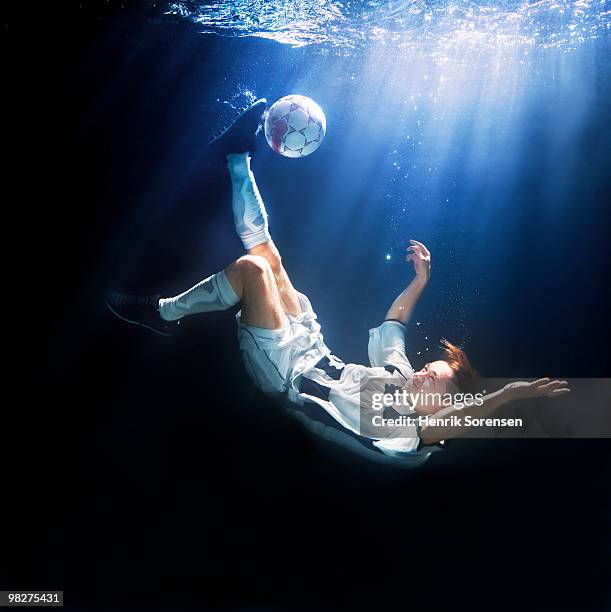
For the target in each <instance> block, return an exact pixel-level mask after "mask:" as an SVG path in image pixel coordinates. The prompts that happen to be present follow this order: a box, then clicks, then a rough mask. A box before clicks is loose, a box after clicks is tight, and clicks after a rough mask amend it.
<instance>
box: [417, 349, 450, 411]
mask: <svg viewBox="0 0 611 612" xmlns="http://www.w3.org/2000/svg"><path fill="white" fill-rule="evenodd" d="M453 377H454V372H453V370H452V368H451V367H450V366H449V365H448V362H447V361H442V360H439V361H431V363H427V364H426V365H425V366H424V367H423V368H422V370H418V372H415V374H414V388H415V390H416V391H418V392H421V393H427V394H429V393H431V394H432V393H439V394H440V395H441V396H443V394H444V393H452V392H454V391H455V390H456V387H455V385H454V382H453ZM442 407H443V406H441V405H438V406H437V405H431V404H430V403H427V405H426V406H421V411H422V413H430V414H433V413H435V412H437V411H438V410H439V409H441V408H442ZM417 411H418V412H420V410H417Z"/></svg>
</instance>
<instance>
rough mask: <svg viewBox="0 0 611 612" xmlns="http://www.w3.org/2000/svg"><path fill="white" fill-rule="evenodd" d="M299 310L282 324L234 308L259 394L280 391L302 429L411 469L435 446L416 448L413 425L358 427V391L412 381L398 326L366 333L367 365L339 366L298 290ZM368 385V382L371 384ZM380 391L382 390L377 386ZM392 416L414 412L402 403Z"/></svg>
mask: <svg viewBox="0 0 611 612" xmlns="http://www.w3.org/2000/svg"><path fill="white" fill-rule="evenodd" d="M298 295H299V301H300V304H301V309H302V312H301V314H300V315H298V316H291V315H286V320H285V326H284V327H283V328H282V329H277V330H270V329H263V328H260V327H253V326H251V325H246V324H244V323H243V322H242V320H241V312H238V313H237V315H236V319H237V322H238V339H239V342H240V348H241V350H242V355H243V359H244V363H245V366H246V370H247V371H248V373H249V375H250V377H251V378H252V380H253V381H254V383H255V384H256V385H257V386H258V387H259V388H260V389H261V390H263V391H265V392H280V393H286V394H287V396H288V398H289V399H290V400H291V401H292V402H294V403H295V404H297V405H298V406H299V407H300V408H299V409H298V410H293V411H292V413H293V415H294V416H295V417H296V418H298V419H299V420H300V421H301V422H302V423H303V424H304V425H305V426H306V427H307V428H308V429H310V430H311V431H313V432H315V433H316V434H318V435H320V436H322V437H324V438H326V439H327V440H329V441H331V442H333V443H335V444H339V445H341V446H344V447H349V448H351V449H352V450H354V451H356V452H358V453H360V454H363V455H366V456H369V457H370V458H372V459H374V460H378V461H379V460H381V459H383V460H385V462H390V463H396V464H400V465H402V466H416V465H420V464H422V463H424V462H425V461H426V460H427V459H428V457H429V456H430V454H431V453H432V452H434V451H436V450H439V449H440V448H441V447H440V446H439V445H434V446H427V447H423V446H422V444H421V441H420V438H419V428H418V427H417V426H415V425H414V426H411V427H410V426H408V427H406V426H401V427H388V428H384V430H383V431H381V430H379V429H377V428H376V431H371V430H369V431H368V430H366V429H365V430H364V429H363V427H362V423H363V422H367V421H368V420H367V419H365V420H364V421H363V419H362V417H363V410H364V407H363V406H362V405H361V391H362V390H363V389H364V388H368V387H371V385H376V386H378V387H380V386H382V387H384V382H385V381H386V380H387V381H388V382H389V383H396V382H397V380H398V379H399V380H400V381H401V383H402V386H403V388H405V387H409V386H411V383H412V380H413V375H414V370H413V368H412V366H411V364H410V362H409V360H408V359H407V356H406V354H405V333H404V332H405V326H404V325H403V323H400V322H398V321H384V322H383V323H382V324H381V325H380V326H378V327H375V328H373V329H371V330H369V361H370V363H371V365H370V366H364V365H359V364H354V363H348V364H346V363H344V362H343V361H342V360H341V359H339V358H338V357H336V356H335V355H333V354H332V353H331V351H330V350H329V348H328V347H327V346H326V344H325V342H324V338H323V335H322V333H321V331H320V325H319V323H318V321H317V320H316V314H315V313H314V311H313V310H312V306H311V304H310V301H309V300H308V298H307V297H306V296H305V295H303V294H301V293H299V294H298ZM370 383H371V384H370ZM380 391H384V388H381V389H380ZM397 411H398V412H399V414H408V415H409V414H414V413H413V411H412V410H411V409H410V408H409V407H403V408H401V409H398V410H397Z"/></svg>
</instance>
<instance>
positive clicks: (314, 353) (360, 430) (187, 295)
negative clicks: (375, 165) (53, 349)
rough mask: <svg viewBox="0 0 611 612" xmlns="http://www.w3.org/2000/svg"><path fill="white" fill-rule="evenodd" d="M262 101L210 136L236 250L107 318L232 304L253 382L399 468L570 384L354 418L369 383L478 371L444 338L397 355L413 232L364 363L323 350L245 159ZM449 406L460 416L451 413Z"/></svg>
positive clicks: (154, 324)
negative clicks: (421, 359)
mask: <svg viewBox="0 0 611 612" xmlns="http://www.w3.org/2000/svg"><path fill="white" fill-rule="evenodd" d="M265 109H266V100H264V99H262V100H258V101H256V102H255V103H254V104H252V105H251V106H250V107H249V108H247V109H246V110H245V111H244V112H242V113H241V114H240V115H239V116H238V117H237V118H236V119H235V120H234V121H233V122H232V123H230V125H229V126H227V127H225V128H224V129H222V130H221V131H220V132H219V133H217V134H216V135H215V137H214V138H213V140H212V142H211V146H212V149H213V150H214V151H215V153H216V154H218V155H219V156H220V157H221V158H222V159H224V160H225V161H226V162H227V168H228V170H229V176H230V179H231V186H232V207H233V217H234V221H235V228H236V232H237V234H238V236H239V237H240V239H241V241H242V244H243V245H244V250H245V251H246V254H245V255H243V256H242V257H240V258H239V259H237V260H236V261H234V262H233V263H232V264H230V265H229V266H227V268H225V269H224V270H221V271H220V272H217V273H216V274H213V275H212V276H209V277H208V278H206V279H204V280H202V281H201V282H199V283H198V284H196V285H195V286H194V287H191V288H190V289H187V290H186V291H185V292H183V293H181V294H179V295H176V296H169V297H165V296H162V295H155V296H150V297H138V296H129V295H123V294H117V293H115V294H112V295H110V296H109V298H108V300H107V305H108V307H109V308H110V310H111V311H112V312H113V313H114V314H115V315H116V316H118V317H120V318H121V319H123V320H125V321H127V322H130V323H133V324H136V325H141V326H143V327H146V328H148V329H150V330H153V331H155V332H157V333H160V334H165V335H171V334H173V333H174V332H175V331H176V329H177V327H178V324H179V322H180V320H181V319H182V318H183V317H186V316H190V315H194V314H200V313H206V312H211V311H215V310H225V309H228V308H231V307H233V306H235V305H236V304H239V305H240V310H239V311H238V313H237V314H236V319H237V325H238V340H239V345H240V349H241V352H242V357H243V360H244V364H245V367H246V370H247V371H248V374H249V375H250V377H251V378H252V380H253V382H254V383H255V384H256V385H257V387H259V388H260V389H261V390H263V391H265V392H271V393H281V394H284V395H286V396H287V397H288V399H289V400H290V401H291V402H292V404H293V405H294V406H296V407H295V408H294V409H292V413H293V414H294V415H295V416H296V417H297V418H298V419H299V420H301V422H302V423H304V424H305V425H306V426H307V427H308V428H309V429H310V430H312V431H314V432H316V433H317V434H319V435H321V436H323V437H324V438H326V439H328V440H330V441H331V442H334V443H336V444H339V445H342V446H344V447H349V448H351V449H353V450H356V451H357V452H359V453H361V454H364V455H367V456H369V457H371V458H376V459H377V460H379V461H384V462H390V463H396V464H400V465H405V466H413V465H419V464H420V463H423V462H424V461H426V459H427V458H428V457H429V456H430V454H431V453H432V452H433V451H435V450H439V448H442V447H441V446H440V443H442V442H444V441H445V440H448V439H450V438H454V437H457V436H460V435H461V434H463V433H464V432H465V431H466V430H467V429H468V428H469V426H468V425H467V424H466V418H465V417H467V416H469V417H473V418H475V417H488V416H489V415H491V414H492V413H493V412H494V411H495V410H496V409H497V408H499V407H500V406H502V405H504V404H506V403H507V402H510V401H512V400H515V399H521V398H528V397H537V396H556V395H560V394H563V393H566V392H568V387H567V384H566V381H559V380H549V379H546V378H545V379H540V380H536V381H534V382H514V383H510V384H508V385H506V386H505V387H503V388H502V389H500V390H498V391H496V392H494V393H490V394H488V395H485V396H483V399H481V400H480V402H479V403H477V404H472V405H469V406H464V407H462V408H461V409H460V410H458V409H457V408H456V407H455V406H454V405H449V406H448V405H445V406H444V405H441V404H440V403H438V402H437V403H433V404H431V405H429V404H428V403H425V402H421V403H418V402H417V401H416V402H413V401H412V402H411V404H410V403H409V402H407V403H405V404H403V405H399V403H397V404H396V405H393V406H389V405H385V410H384V416H385V417H386V416H387V415H388V413H389V411H390V414H391V416H392V415H394V416H396V417H401V416H406V415H407V416H409V415H413V416H418V415H420V416H422V415H425V416H426V415H432V414H434V415H435V417H440V418H439V420H438V421H437V422H436V424H432V425H428V424H427V423H426V422H425V423H424V424H420V421H422V419H411V420H408V421H407V424H406V422H405V420H403V421H401V419H400V418H395V419H392V418H386V419H385V421H384V423H385V424H384V425H382V426H375V427H374V426H372V422H373V421H375V419H367V418H362V417H363V414H364V413H367V414H369V415H371V414H374V415H375V413H376V409H375V408H372V406H373V403H372V404H371V405H369V404H367V405H364V404H363V401H362V397H361V396H362V395H366V394H367V392H371V389H372V388H373V391H374V392H375V390H376V389H377V390H378V391H380V390H382V391H392V390H393V389H394V390H396V389H398V388H403V389H409V390H410V391H412V392H416V393H421V394H423V393H425V392H426V393H428V394H430V395H429V396H430V397H433V396H435V394H439V396H441V395H443V394H446V393H449V392H458V391H463V392H465V391H468V390H470V389H473V388H474V386H473V385H474V383H475V381H476V377H477V374H476V372H475V370H474V369H473V368H472V367H471V365H470V363H469V360H468V359H467V356H466V355H465V353H464V352H463V351H462V350H461V349H460V348H459V347H457V346H455V345H453V344H451V343H450V342H448V341H443V345H442V348H443V351H444V358H443V359H440V360H438V361H433V362H431V363H427V364H426V365H425V366H424V367H423V368H422V369H421V370H419V371H417V372H416V371H414V368H413V367H412V365H411V363H410V361H409V359H408V358H407V355H406V350H405V330H406V325H407V323H408V321H409V319H410V316H411V314H412V312H413V310H414V307H415V306H416V303H417V301H418V298H419V297H420V295H421V293H422V291H423V290H424V288H425V287H426V285H427V283H428V281H429V276H430V273H431V256H430V253H429V251H428V249H427V248H426V247H425V246H424V244H422V243H421V242H418V241H416V240H410V246H409V247H408V248H407V251H408V254H407V256H406V260H407V261H408V262H411V263H412V264H413V267H414V272H415V275H414V278H413V279H412V281H411V282H410V283H409V285H408V286H407V287H406V288H405V289H404V290H403V291H402V292H401V293H400V294H399V296H398V297H397V298H396V299H395V301H394V302H393V303H392V304H391V306H390V308H389V309H388V312H387V313H386V316H385V318H384V321H383V322H382V323H381V324H380V325H379V326H378V327H374V328H373V329H371V330H370V331H369V361H370V365H369V366H366V365H359V364H353V363H348V364H347V363H344V362H343V361H342V360H341V359H339V358H338V357H337V356H335V355H334V354H333V353H332V352H331V351H330V350H329V348H328V347H327V345H326V344H325V342H324V339H323V335H322V333H321V330H320V325H319V324H318V322H317V320H316V314H315V313H314V311H313V309H312V306H311V304H310V301H309V300H308V298H307V297H306V296H305V295H304V294H303V293H300V292H299V291H297V290H296V289H295V288H294V287H293V284H292V282H291V279H290V278H289V275H288V274H287V272H286V270H285V269H284V266H283V264H282V259H281V257H280V253H279V252H278V249H277V248H276V245H275V244H274V242H273V240H272V238H271V236H270V233H269V228H268V222H267V213H266V210H265V206H264V203H263V200H262V198H261V196H260V194H259V190H258V189H257V185H256V183H255V177H254V175H253V173H252V170H251V168H250V161H251V157H250V156H251V154H252V153H253V152H254V148H255V147H254V145H255V140H256V137H257V135H258V133H259V131H260V129H261V128H260V126H261V122H262V118H263V116H264V112H265ZM386 395H388V394H386ZM370 397H371V394H370ZM480 397H481V396H480ZM377 416H378V417H380V415H379V414H378V415H377ZM457 416H459V417H460V419H459V420H458V421H457V420H456V419H452V418H451V417H457ZM441 417H443V418H441ZM427 418H428V417H427ZM379 421H380V419H379V418H378V422H379ZM396 423H400V424H399V425H396Z"/></svg>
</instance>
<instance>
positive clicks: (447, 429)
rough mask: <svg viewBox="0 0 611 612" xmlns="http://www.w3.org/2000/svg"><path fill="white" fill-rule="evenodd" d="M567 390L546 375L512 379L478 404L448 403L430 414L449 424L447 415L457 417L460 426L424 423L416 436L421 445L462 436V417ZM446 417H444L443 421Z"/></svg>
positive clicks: (563, 382)
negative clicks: (519, 379) (454, 405)
mask: <svg viewBox="0 0 611 612" xmlns="http://www.w3.org/2000/svg"><path fill="white" fill-rule="evenodd" d="M569 391H570V389H569V387H568V384H567V382H566V380H550V379H549V378H540V379H538V380H535V381H533V382H525V381H516V382H512V383H509V384H507V385H505V386H504V387H503V388H502V389H499V390H498V391H495V392H494V393H490V394H488V395H486V396H485V397H484V398H483V403H482V404H481V405H472V406H465V407H464V408H463V409H462V410H458V409H456V408H453V407H452V406H448V407H447V408H442V409H441V410H439V411H438V412H436V413H435V414H434V415H432V416H433V417H434V418H435V419H437V420H438V419H443V420H444V421H437V422H447V423H451V422H452V420H451V419H450V418H449V417H452V416H457V417H458V420H459V421H460V423H461V424H460V425H447V426H446V425H437V424H436V425H428V426H424V427H422V429H421V430H420V439H421V440H422V442H423V443H424V444H436V443H437V442H441V441H442V440H448V439H450V438H457V437H459V436H461V435H463V434H464V433H465V432H466V431H467V430H469V429H470V427H469V426H467V425H465V417H466V416H471V417H473V418H485V417H488V416H490V415H491V414H492V413H493V412H494V411H495V410H497V409H498V408H500V407H501V406H504V405H505V404H508V403H509V402H512V401H514V400H519V399H528V398H533V397H558V396H559V395H563V394H565V393H568V392H569ZM446 419H447V420H446Z"/></svg>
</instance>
